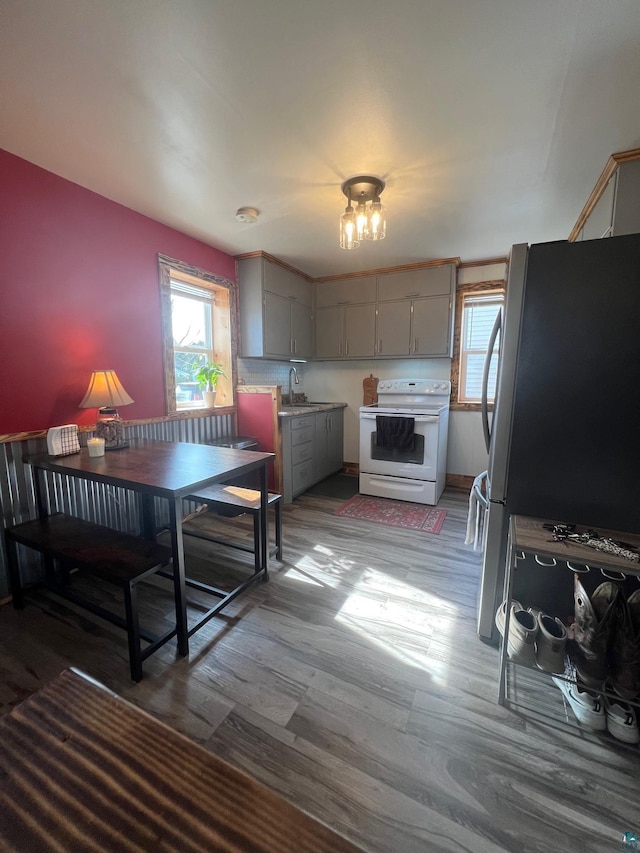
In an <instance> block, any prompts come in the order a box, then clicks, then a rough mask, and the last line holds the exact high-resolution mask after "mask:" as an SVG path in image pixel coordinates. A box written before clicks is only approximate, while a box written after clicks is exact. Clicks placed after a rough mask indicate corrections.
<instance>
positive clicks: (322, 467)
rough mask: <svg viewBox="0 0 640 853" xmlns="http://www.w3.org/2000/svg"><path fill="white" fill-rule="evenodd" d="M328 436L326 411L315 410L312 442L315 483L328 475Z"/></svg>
mask: <svg viewBox="0 0 640 853" xmlns="http://www.w3.org/2000/svg"><path fill="white" fill-rule="evenodd" d="M328 438H329V432H328V427H327V412H317V413H316V415H315V437H314V442H313V450H314V455H313V479H314V482H316V483H317V482H318V481H319V480H324V478H325V477H327V476H328V475H329V466H328V464H327V459H328V457H327V442H328Z"/></svg>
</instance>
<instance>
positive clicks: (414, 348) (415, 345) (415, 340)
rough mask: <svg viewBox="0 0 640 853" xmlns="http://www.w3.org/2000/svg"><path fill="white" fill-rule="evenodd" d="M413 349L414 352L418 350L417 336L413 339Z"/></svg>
mask: <svg viewBox="0 0 640 853" xmlns="http://www.w3.org/2000/svg"><path fill="white" fill-rule="evenodd" d="M413 351H414V353H416V352H418V339H417V338H414V339H413Z"/></svg>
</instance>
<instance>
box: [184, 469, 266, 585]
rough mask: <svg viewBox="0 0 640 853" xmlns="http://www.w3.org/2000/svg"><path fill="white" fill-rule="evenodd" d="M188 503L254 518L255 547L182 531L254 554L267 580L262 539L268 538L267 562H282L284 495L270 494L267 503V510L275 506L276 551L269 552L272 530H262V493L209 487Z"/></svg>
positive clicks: (230, 486)
mask: <svg viewBox="0 0 640 853" xmlns="http://www.w3.org/2000/svg"><path fill="white" fill-rule="evenodd" d="M185 500H187V501H194V502H195V503H199V504H205V505H206V506H207V508H208V509H212V510H215V511H218V512H220V514H222V515H227V516H228V515H241V514H243V513H249V514H251V515H252V516H253V548H249V547H247V546H246V545H240V544H236V543H234V542H230V541H228V540H226V539H214V538H212V537H211V536H209V535H207V534H204V533H200V532H198V531H193V530H188V529H184V528H183V532H184V533H185V534H186V535H188V536H195V537H197V538H199V539H207V540H208V541H209V542H218V543H219V544H221V545H228V546H229V547H230V548H238V549H240V550H241V551H248V552H250V553H251V552H252V553H253V555H254V565H255V573H256V574H258V573H259V572H262V571H263V572H264V579H265V580H267V577H268V566H263V565H262V560H261V558H260V554H261V547H260V546H261V543H262V537H263V536H265V537H266V539H267V548H266V549H265V550H266V553H267V560H268V558H269V557H273V556H275V557H277V559H278V560H281V559H282V512H281V509H282V495H279V494H277V493H275V492H269V496H268V500H267V504H268V506H267V508H268V507H269V506H272V507H273V509H274V515H275V540H276V541H275V548H272V549H269V547H268V543H269V530H268V529H267V530H265V531H263V530H262V524H261V521H260V503H261V501H260V492H259V491H258V490H257V489H246V488H244V487H241V486H232V485H224V484H222V483H220V484H216V485H213V486H207V487H206V488H203V489H201V490H200V491H198V492H193V493H192V494H190V495H187V497H186V498H185Z"/></svg>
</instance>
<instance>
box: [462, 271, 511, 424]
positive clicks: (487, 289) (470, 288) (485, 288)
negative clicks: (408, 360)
mask: <svg viewBox="0 0 640 853" xmlns="http://www.w3.org/2000/svg"><path fill="white" fill-rule="evenodd" d="M493 292H495V293H502V294H503V296H504V293H505V282H504V279H492V280H491V281H477V282H473V283H472V284H460V285H458V287H457V289H456V312H455V325H454V332H453V358H452V359H451V406H450V408H451V409H452V410H453V411H461V412H479V411H480V408H481V406H480V403H461V402H460V400H459V396H460V358H461V351H462V343H461V341H462V317H463V313H464V300H465V298H466V297H467V296H468V295H469V294H475V293H493ZM492 407H493V403H489V408H492Z"/></svg>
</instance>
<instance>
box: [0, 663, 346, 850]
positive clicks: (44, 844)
mask: <svg viewBox="0 0 640 853" xmlns="http://www.w3.org/2000/svg"><path fill="white" fill-rule="evenodd" d="M0 849H1V850H3V851H11V853H34V851H38V853H49V851H56V853H85V851H86V853H89V851H91V853H102V851H104V853H114V851H118V853H129V851H137V853H143V851H153V853H158V851H180V853H187V852H188V851H190V853H218V852H219V853H358V848H357V847H355V846H354V845H353V844H351V843H350V842H349V841H347V840H346V839H345V838H343V837H342V836H340V835H338V834H337V833H336V832H334V831H333V830H331V829H330V828H328V827H327V826H325V825H324V824H321V823H319V822H318V821H317V820H315V819H314V818H312V817H310V816H309V815H307V814H305V813H304V812H302V811H300V810H299V809H297V808H296V807H295V806H293V805H292V804H291V803H289V802H287V801H286V800H285V799H283V798H282V797H281V796H280V795H279V794H277V793H275V792H274V791H271V790H270V789H269V788H267V787H265V786H264V785H263V784H261V783H260V782H258V781H256V780H255V779H252V778H251V777H250V776H248V775H246V774H245V773H243V772H241V771H240V770H237V769H236V768H235V767H232V766H231V765H230V764H228V763H227V762H225V761H223V760H222V759H220V758H218V757H217V756H216V755H214V754H213V753H212V752H209V751H208V750H206V749H204V748H203V747H201V746H200V745H198V744H197V743H195V742H193V741H191V740H189V739H188V738H186V737H185V736H184V735H181V734H180V733H179V732H177V731H175V730H174V729H172V728H170V727H169V726H167V725H165V724H164V723H162V722H160V721H159V720H157V719H156V718H154V717H152V716H151V715H149V714H147V713H146V712H145V711H141V710H140V709H139V708H136V707H135V706H134V705H132V704H130V703H129V702H127V701H125V700H124V699H122V698H121V697H119V696H117V695H116V694H115V693H112V692H111V691H109V690H107V689H106V688H105V687H103V686H102V685H101V684H99V683H98V682H96V681H93V680H92V679H90V678H89V677H88V676H86V675H84V674H83V673H81V672H79V671H78V670H74V669H68V670H65V671H63V672H62V673H61V674H60V675H59V676H58V677H57V678H55V679H54V680H53V681H51V682H49V684H47V685H46V686H45V687H43V688H42V689H41V690H39V691H38V692H37V693H34V694H32V695H31V696H30V697H29V698H28V699H25V700H24V701H23V702H22V703H21V704H19V705H17V706H16V707H15V708H14V709H13V710H12V711H11V712H10V713H8V714H7V715H5V716H4V717H2V718H0Z"/></svg>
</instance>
